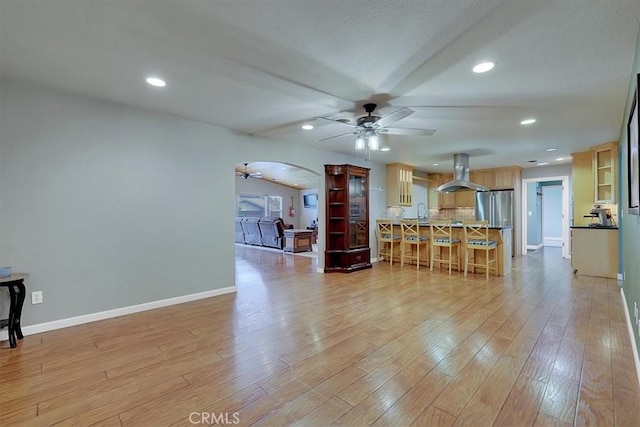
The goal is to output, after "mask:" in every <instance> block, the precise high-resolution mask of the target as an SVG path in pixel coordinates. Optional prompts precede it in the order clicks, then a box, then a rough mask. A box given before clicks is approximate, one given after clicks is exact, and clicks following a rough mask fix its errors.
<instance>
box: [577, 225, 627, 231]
mask: <svg viewBox="0 0 640 427" xmlns="http://www.w3.org/2000/svg"><path fill="white" fill-rule="evenodd" d="M571 228H585V229H588V230H617V229H618V226H617V225H608V226H596V227H591V226H589V225H572V226H571Z"/></svg>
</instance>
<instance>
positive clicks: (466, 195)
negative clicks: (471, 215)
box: [429, 173, 476, 209]
mask: <svg viewBox="0 0 640 427" xmlns="http://www.w3.org/2000/svg"><path fill="white" fill-rule="evenodd" d="M452 179H453V174H452V173H437V174H429V208H430V209H455V208H472V207H474V206H475V194H476V192H475V191H464V190H462V191H456V192H454V193H438V192H437V191H436V188H438V186H440V185H442V184H444V183H446V182H449V181H451V180H452Z"/></svg>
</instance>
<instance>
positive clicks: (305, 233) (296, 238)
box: [284, 228, 313, 253]
mask: <svg viewBox="0 0 640 427" xmlns="http://www.w3.org/2000/svg"><path fill="white" fill-rule="evenodd" d="M312 234H313V232H312V231H311V230H302V229H297V228H292V229H289V230H284V238H285V242H286V245H285V247H284V251H285V252H293V253H296V252H306V251H312V250H313V247H312V246H311V235H312Z"/></svg>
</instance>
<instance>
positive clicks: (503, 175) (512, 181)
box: [493, 168, 520, 190]
mask: <svg viewBox="0 0 640 427" xmlns="http://www.w3.org/2000/svg"><path fill="white" fill-rule="evenodd" d="M519 171H520V169H519V168H501V169H496V170H495V174H496V179H495V183H494V187H493V188H494V189H495V190H507V189H508V190H510V189H513V188H515V185H516V180H517V175H518V173H519Z"/></svg>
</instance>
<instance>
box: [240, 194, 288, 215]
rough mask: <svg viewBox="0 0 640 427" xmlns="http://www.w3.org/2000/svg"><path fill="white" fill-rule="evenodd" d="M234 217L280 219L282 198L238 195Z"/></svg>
mask: <svg viewBox="0 0 640 427" xmlns="http://www.w3.org/2000/svg"><path fill="white" fill-rule="evenodd" d="M236 215H237V216H239V217H249V216H259V217H263V216H276V217H279V218H282V196H269V195H255V194H238V196H237V201H236Z"/></svg>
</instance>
